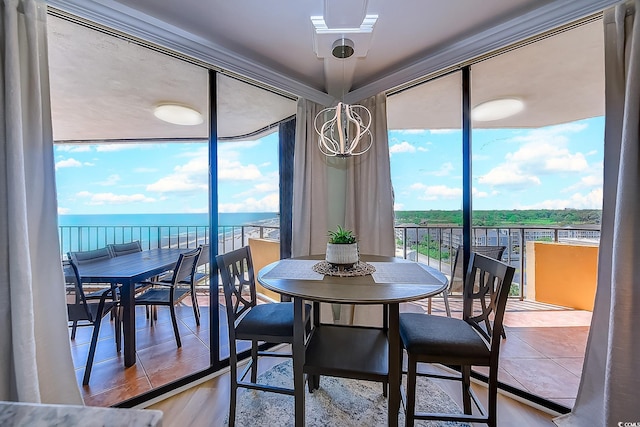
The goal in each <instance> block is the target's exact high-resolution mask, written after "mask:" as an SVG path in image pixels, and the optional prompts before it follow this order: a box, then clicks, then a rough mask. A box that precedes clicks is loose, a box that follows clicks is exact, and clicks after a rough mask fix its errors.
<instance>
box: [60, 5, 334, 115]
mask: <svg viewBox="0 0 640 427" xmlns="http://www.w3.org/2000/svg"><path fill="white" fill-rule="evenodd" d="M47 4H48V5H49V6H51V7H54V8H56V9H59V10H61V11H64V12H67V13H70V14H72V15H75V16H78V17H80V18H83V19H87V20H89V21H92V22H95V23H97V24H100V25H104V26H106V27H108V28H112V29H114V30H116V31H120V32H123V33H125V34H128V35H131V36H134V37H137V38H140V39H142V40H145V41H147V42H150V43H154V44H156V45H158V46H162V47H163V48H166V49H170V50H172V51H175V52H178V53H180V54H182V55H186V56H188V57H191V58H194V59H196V60H198V61H202V62H204V63H206V64H211V65H212V66H213V67H217V68H221V69H223V70H228V71H230V72H232V73H236V74H239V75H242V76H244V77H246V78H248V79H252V80H255V81H257V82H260V83H263V84H267V85H269V86H273V87H275V88H277V89H280V90H282V91H284V92H287V93H290V94H293V95H296V96H299V97H302V98H305V99H309V100H311V101H315V102H317V103H319V104H322V105H330V104H331V103H332V102H333V101H334V98H333V97H332V96H329V95H328V94H326V93H324V92H322V91H319V90H317V89H314V88H312V87H310V86H308V85H306V84H304V83H302V82H300V81H297V80H295V79H292V78H290V77H288V76H286V75H283V74H281V73H278V72H277V71H275V70H273V69H271V68H269V67H266V66H264V65H262V64H258V63H255V62H253V61H250V60H248V59H246V58H244V57H242V56H240V55H238V54H237V53H235V52H232V51H230V50H228V49H225V48H223V47H222V46H220V45H217V44H215V43H212V42H210V41H208V40H205V39H204V38H202V37H198V36H196V35H194V34H191V33H189V32H187V31H184V30H182V29H180V28H178V27H175V26H173V25H170V24H167V23H165V22H162V21H160V20H158V19H155V18H153V17H151V16H149V15H146V14H143V13H141V12H139V11H137V10H135V9H132V8H129V7H126V6H123V5H122V4H119V3H117V2H115V1H113V0H100V1H96V0H47Z"/></svg>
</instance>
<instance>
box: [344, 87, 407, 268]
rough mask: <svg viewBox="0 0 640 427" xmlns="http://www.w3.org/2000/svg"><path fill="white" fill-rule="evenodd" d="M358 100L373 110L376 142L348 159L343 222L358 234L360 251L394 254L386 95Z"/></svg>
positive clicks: (375, 253)
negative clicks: (363, 152)
mask: <svg viewBox="0 0 640 427" xmlns="http://www.w3.org/2000/svg"><path fill="white" fill-rule="evenodd" d="M359 104H360V105H364V106H365V107H367V108H368V109H369V111H371V116H372V123H371V133H372V136H373V145H372V147H371V148H370V149H369V151H367V152H366V153H365V154H363V155H361V156H356V157H352V158H350V159H348V161H349V163H348V165H347V182H346V198H345V199H346V208H345V221H344V225H345V226H346V227H347V228H348V229H351V230H354V232H355V234H356V236H358V248H359V250H360V253H363V254H373V255H385V256H395V253H396V242H395V236H394V212H393V187H392V185H391V164H390V157H389V134H388V131H387V96H386V95H385V94H384V93H382V94H378V95H375V96H372V97H370V98H367V99H365V100H363V101H362V102H360V103H359Z"/></svg>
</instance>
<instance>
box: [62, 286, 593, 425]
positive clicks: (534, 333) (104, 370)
mask: <svg viewBox="0 0 640 427" xmlns="http://www.w3.org/2000/svg"><path fill="white" fill-rule="evenodd" d="M199 300H201V313H202V316H203V317H202V321H201V325H200V326H197V325H196V324H195V320H194V317H193V311H192V309H191V307H190V306H188V305H181V306H179V307H178V317H179V324H180V327H179V329H180V334H181V337H182V341H183V346H182V348H181V349H178V348H177V346H176V343H175V339H174V337H173V331H172V328H171V323H170V320H169V316H168V310H166V308H164V307H162V308H160V310H159V314H158V316H159V319H158V322H157V323H155V324H154V325H153V326H150V325H149V321H148V319H146V316H145V313H144V308H143V307H139V308H138V311H137V320H136V325H137V349H138V351H137V359H136V361H137V363H136V365H135V366H133V367H130V368H127V369H124V368H123V360H122V354H118V353H117V352H116V350H115V344H114V341H113V324H112V323H113V322H111V321H110V320H109V318H108V316H107V317H105V319H104V321H103V322H104V323H103V327H102V329H101V333H100V341H99V343H98V347H97V352H96V362H95V364H94V367H93V370H92V375H91V381H90V384H89V385H88V386H80V387H81V390H82V393H83V397H84V399H85V403H86V404H87V405H91V406H111V405H114V404H116V403H119V402H121V401H123V400H126V399H129V398H131V397H134V396H136V395H138V394H141V393H143V392H146V391H148V390H151V389H152V388H154V387H157V386H159V385H163V384H167V383H168V382H170V381H172V380H175V379H178V378H180V377H182V376H184V375H186V374H188V373H193V372H195V371H197V370H199V369H204V368H205V367H207V366H208V364H209V357H210V356H209V319H208V316H209V313H208V310H207V308H208V307H207V306H208V297H207V296H202V298H199ZM187 301H188V299H187ZM460 305H461V304H460V302H459V301H456V300H453V301H452V311H453V316H460V314H461V306H460ZM163 309H165V310H163ZM401 310H402V311H417V312H426V311H427V303H426V302H418V303H410V304H403V305H402V307H401ZM432 313H433V314H436V315H444V313H445V312H444V306H443V304H442V299H440V298H434V300H433V308H432ZM590 318H591V313H589V312H584V311H578V310H568V309H563V308H561V307H555V306H549V305H545V304H540V303H535V302H533V303H531V302H527V301H517V300H513V301H511V300H510V301H509V303H508V304H507V313H506V314H505V325H506V328H505V329H506V333H507V339H506V340H503V344H502V347H501V360H500V373H499V378H500V380H501V381H502V382H505V383H507V384H511V385H514V386H516V387H518V388H521V389H524V390H528V391H530V392H532V393H534V394H537V395H539V396H542V397H545V398H547V399H549V400H552V401H555V402H557V403H560V404H562V405H564V406H567V407H569V408H570V407H572V406H573V403H574V400H575V396H576V393H577V388H578V384H579V381H580V375H581V369H582V362H583V355H584V349H585V346H586V340H587V335H588V330H589V324H590ZM223 327H225V328H226V326H223ZM90 334H91V328H81V329H79V330H78V335H77V337H76V339H75V340H74V341H73V343H72V354H73V358H74V364H75V366H76V377H77V380H78V384H81V381H82V375H83V373H84V363H85V361H86V355H87V351H88V342H89V338H90ZM220 335H221V337H222V338H223V339H225V338H226V330H224V331H222V332H221V334H220ZM224 353H226V354H227V355H228V347H227V343H226V342H225V343H223V345H222V350H221V354H223V355H224ZM276 362H277V360H276ZM455 391H456V390H453V392H455ZM189 394H192V395H190V396H189V397H188V398H185V397H182V398H180V399H178V400H173V399H176V398H173V399H172V400H170V401H169V403H167V404H169V405H170V406H174V405H175V406H176V408H180V407H181V406H183V405H184V406H186V409H172V411H171V413H173V412H175V411H176V410H178V411H181V410H184V411H185V414H189V413H192V412H193V413H194V414H196V415H190V416H195V417H198V418H199V417H202V421H197V420H196V421H197V422H198V424H194V425H220V424H215V422H214V421H215V420H218V419H219V416H220V414H222V415H221V416H222V417H223V418H224V415H225V414H226V411H227V404H228V402H227V401H226V399H227V397H226V396H228V378H226V376H225V375H223V376H221V377H220V378H219V379H217V380H213V381H211V382H210V383H207V384H205V385H201V386H199V387H197V388H196V389H194V390H193V391H192V393H189ZM184 399H186V401H185V400H184ZM171 402H175V404H174V403H171ZM189 402H190V403H189ZM198 404H201V405H203V406H202V407H203V408H204V407H205V406H206V407H207V411H209V408H212V409H211V410H212V411H213V412H212V413H207V414H206V415H205V414H201V413H200V412H199V411H192V409H191V406H190V405H198ZM509 408H516V409H513V410H512V409H509ZM503 410H505V411H507V412H509V411H511V412H513V411H514V410H515V411H516V412H519V411H522V410H524V409H523V408H522V407H521V406H520V404H518V403H516V402H513V403H509V404H507V406H505V409H503ZM534 413H535V414H537V415H535V417H534V418H536V419H537V418H539V417H540V414H538V413H537V411H534ZM214 414H215V415H214ZM506 417H507V418H508V416H506ZM542 418H543V419H544V420H546V421H548V420H549V419H550V418H549V417H542ZM196 421H194V422H196ZM200 422H202V423H201V424H200ZM212 422H213V423H212ZM166 425H174V424H171V423H167V424H166ZM185 425H190V424H185ZM505 425H509V424H505ZM531 425H547V424H531Z"/></svg>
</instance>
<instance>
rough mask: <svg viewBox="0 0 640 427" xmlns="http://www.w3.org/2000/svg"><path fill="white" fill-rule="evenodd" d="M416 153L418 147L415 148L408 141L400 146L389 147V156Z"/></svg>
mask: <svg viewBox="0 0 640 427" xmlns="http://www.w3.org/2000/svg"><path fill="white" fill-rule="evenodd" d="M415 152H416V147H414V146H413V145H411V144H410V143H408V142H407V141H402V142H401V143H400V144H395V145H392V146H391V147H389V154H395V153H415Z"/></svg>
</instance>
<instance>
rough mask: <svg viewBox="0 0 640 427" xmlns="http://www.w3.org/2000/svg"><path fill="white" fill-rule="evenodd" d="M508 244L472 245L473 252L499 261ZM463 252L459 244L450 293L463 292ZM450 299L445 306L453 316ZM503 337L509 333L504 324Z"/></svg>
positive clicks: (450, 282) (501, 333) (448, 314)
mask: <svg viewBox="0 0 640 427" xmlns="http://www.w3.org/2000/svg"><path fill="white" fill-rule="evenodd" d="M505 249H507V247H506V246H491V245H489V246H471V252H475V253H477V254H481V255H485V256H488V257H489V258H493V259H497V260H498V261H502V254H503V253H504V251H505ZM462 254H463V247H462V246H458V248H457V249H456V257H455V260H454V263H453V270H452V274H451V280H450V281H449V287H448V288H449V289H448V293H450V294H451V293H462V276H463V274H462V270H463V266H462V264H463V263H462ZM447 304H448V300H447V301H445V307H446V308H447V316H449V317H451V310H450V309H449V308H448V306H447ZM429 313H431V312H429ZM500 335H501V336H502V338H505V339H506V338H507V333H506V332H505V330H504V326H503V327H502V331H501V332H500Z"/></svg>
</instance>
